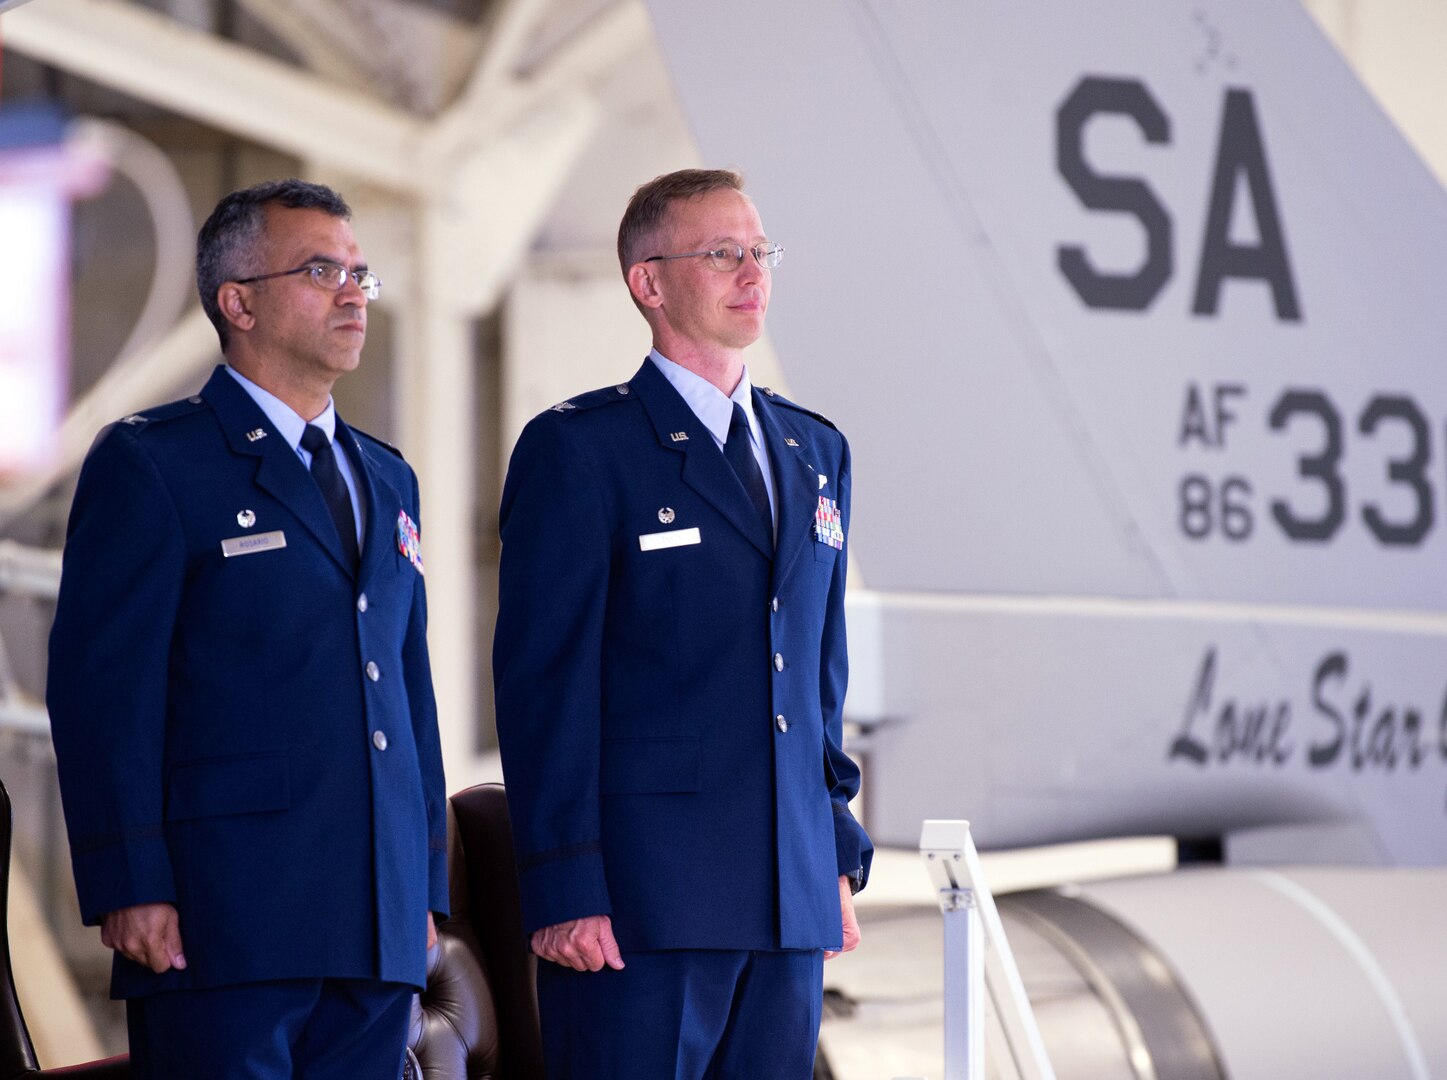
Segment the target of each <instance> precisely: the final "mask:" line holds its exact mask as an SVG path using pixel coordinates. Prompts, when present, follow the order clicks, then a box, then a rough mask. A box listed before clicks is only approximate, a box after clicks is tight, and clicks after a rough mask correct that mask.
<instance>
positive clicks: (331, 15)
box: [238, 0, 482, 115]
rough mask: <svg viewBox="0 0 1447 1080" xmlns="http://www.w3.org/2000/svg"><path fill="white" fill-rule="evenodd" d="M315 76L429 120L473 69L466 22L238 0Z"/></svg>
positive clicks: (374, 5)
mask: <svg viewBox="0 0 1447 1080" xmlns="http://www.w3.org/2000/svg"><path fill="white" fill-rule="evenodd" d="M238 2H239V3H240V4H241V6H242V7H243V8H245V10H246V11H247V12H248V13H249V14H250V15H251V16H252V17H253V18H255V19H257V20H259V21H260V22H262V23H263V24H264V25H265V26H266V27H267V29H269V30H270V31H271V32H272V33H274V34H276V35H277V36H278V37H279V38H281V40H282V41H284V42H286V44H287V45H288V46H289V47H290V48H291V49H293V50H294V51H295V52H296V53H297V55H299V56H300V57H302V59H303V60H305V61H306V63H307V65H308V66H309V67H310V68H311V69H312V70H313V71H314V72H316V73H317V74H319V75H324V76H326V77H328V78H331V79H335V80H337V81H339V82H342V83H345V84H346V85H348V86H352V87H356V88H357V89H359V90H362V91H363V92H365V93H366V94H368V95H369V96H371V97H374V98H377V99H379V100H382V101H388V102H392V103H393V104H397V105H402V106H405V107H406V108H408V109H412V110H415V111H417V112H419V113H423V114H426V115H431V114H433V113H436V112H437V111H438V110H440V109H441V108H442V107H443V105H444V104H445V103H447V102H449V101H451V100H452V99H453V98H454V97H455V96H456V95H457V92H458V90H459V89H460V88H461V87H462V85H463V83H464V82H465V81H466V79H467V77H468V74H469V72H470V71H471V70H472V68H473V65H474V64H475V63H476V59H477V53H478V49H479V48H480V43H481V40H482V35H481V34H480V33H479V32H478V31H477V30H476V29H475V28H474V27H473V26H472V25H471V24H469V23H466V22H463V21H462V20H461V19H457V18H455V17H453V16H451V15H449V14H447V13H445V12H442V11H438V10H436V9H434V8H430V7H424V6H422V5H420V4H411V3H398V2H397V0H238Z"/></svg>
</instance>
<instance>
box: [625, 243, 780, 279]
mask: <svg viewBox="0 0 1447 1080" xmlns="http://www.w3.org/2000/svg"><path fill="white" fill-rule="evenodd" d="M746 251H748V252H752V253H753V256H754V261H755V262H756V263H758V264H759V265H760V266H762V267H763V268H764V269H765V270H772V269H774V267H776V266H778V265H779V264H780V263H781V262H783V261H784V247H783V245H782V244H755V245H754V246H753V247H749V248H746V247H744V246H743V245H741V244H722V245H720V246H719V247H716V248H713V249H712V250H711V251H686V252H684V253H683V254H682V255H651V256H649V257H648V258H646V259H644V260H643V261H644V262H664V261H666V260H668V259H692V258H695V257H699V256H701V257H703V258H706V259H707V260H708V265H709V266H711V267H712V268H713V269H715V270H722V271H723V272H724V273H726V274H730V273H733V272H734V271H735V270H737V269H738V268H739V267H740V266H742V265H743V264H744V252H746Z"/></svg>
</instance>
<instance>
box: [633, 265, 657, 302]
mask: <svg viewBox="0 0 1447 1080" xmlns="http://www.w3.org/2000/svg"><path fill="white" fill-rule="evenodd" d="M628 291H629V292H631V293H632V294H633V299H634V300H636V301H638V303H639V304H641V305H642V306H643V307H646V308H659V307H662V306H663V293H662V292H661V291H660V288H659V280H658V274H657V272H656V271H655V270H654V268H653V267H652V266H650V265H649V264H648V263H641V262H639V263H634V264H633V265H632V266H630V267H629V268H628Z"/></svg>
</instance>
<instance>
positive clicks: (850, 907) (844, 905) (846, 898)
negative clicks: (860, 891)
mask: <svg viewBox="0 0 1447 1080" xmlns="http://www.w3.org/2000/svg"><path fill="white" fill-rule="evenodd" d="M839 914H840V916H842V918H843V920H844V947H843V948H841V949H840V950H839V952H831V951H830V950H828V949H825V950H824V959H825V960H833V959H834V958H835V957H836V956H838V955H839V953H841V952H853V951H854V950H855V949H857V948H858V947H859V920H858V919H856V918H855V917H854V894H853V893H852V892H850V891H849V875H848V874H840V875H839Z"/></svg>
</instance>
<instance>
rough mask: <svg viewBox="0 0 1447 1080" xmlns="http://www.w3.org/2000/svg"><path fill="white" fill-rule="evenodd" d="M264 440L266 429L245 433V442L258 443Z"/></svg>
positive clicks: (254, 429) (256, 429) (253, 429)
mask: <svg viewBox="0 0 1447 1080" xmlns="http://www.w3.org/2000/svg"><path fill="white" fill-rule="evenodd" d="M264 438H266V428H252V429H251V430H250V431H248V432H247V433H246V441H247V442H259V441H260V440H262V439H264Z"/></svg>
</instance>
